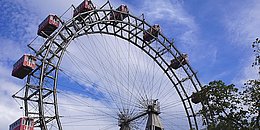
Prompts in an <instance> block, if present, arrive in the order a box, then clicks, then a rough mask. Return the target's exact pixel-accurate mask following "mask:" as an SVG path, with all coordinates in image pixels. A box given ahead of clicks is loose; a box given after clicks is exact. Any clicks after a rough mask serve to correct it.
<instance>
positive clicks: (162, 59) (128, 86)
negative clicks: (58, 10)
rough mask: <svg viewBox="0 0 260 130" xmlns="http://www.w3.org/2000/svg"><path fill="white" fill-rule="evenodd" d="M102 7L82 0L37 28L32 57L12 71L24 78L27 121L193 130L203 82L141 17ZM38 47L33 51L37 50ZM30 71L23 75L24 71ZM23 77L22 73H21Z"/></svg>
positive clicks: (199, 124)
mask: <svg viewBox="0 0 260 130" xmlns="http://www.w3.org/2000/svg"><path fill="white" fill-rule="evenodd" d="M129 10H130V9H128V7H127V6H126V5H121V6H119V7H118V8H116V9H114V8H113V7H112V5H111V4H110V2H109V1H108V2H107V3H105V4H104V5H103V6H101V7H100V8H97V7H96V6H95V5H94V4H93V3H92V2H91V1H90V0H84V1H83V2H82V3H81V4H80V5H79V6H78V7H77V8H74V12H73V16H72V17H71V18H70V19H68V20H66V21H64V20H62V19H61V18H60V17H58V16H56V15H53V14H51V15H49V16H48V17H47V18H46V19H45V20H44V21H43V22H42V24H41V25H40V26H39V30H38V35H39V36H40V39H41V40H40V41H43V42H42V43H41V42H38V43H31V44H29V45H28V47H29V48H30V49H31V50H32V51H33V52H34V54H33V55H24V56H23V57H22V58H21V59H22V60H21V61H25V60H28V62H26V63H27V64H26V65H27V68H26V69H25V70H23V71H22V70H21V71H19V72H18V70H19V65H18V64H17V65H15V67H14V68H15V71H13V75H14V76H16V77H19V78H23V77H25V76H27V82H26V84H25V88H24V93H23V95H22V96H18V95H14V97H15V98H19V99H22V100H23V102H24V110H25V116H26V117H30V118H32V119H34V127H35V128H39V129H41V130H52V129H54V130H55V129H59V130H62V129H64V130H70V129H88V130H118V129H120V130H182V129H183V130H188V129H190V130H191V129H194V130H199V129H203V128H206V126H205V122H207V121H208V119H207V118H206V117H203V116H202V115H200V114H198V110H200V109H201V108H202V107H203V106H204V104H202V103H200V101H197V100H196V99H194V98H193V96H192V95H193V93H196V92H198V91H200V89H201V84H200V82H199V80H198V78H197V76H196V73H195V72H194V71H193V70H192V68H191V66H190V65H189V63H188V55H187V54H184V53H181V52H180V51H179V50H178V49H177V48H176V47H175V45H174V43H173V41H170V40H168V39H167V38H166V37H165V36H164V35H163V34H162V32H161V29H160V26H159V25H157V24H154V25H150V24H148V23H147V22H146V21H145V20H144V17H143V16H140V17H136V16H134V15H132V14H130V13H129ZM36 44H37V45H36ZM28 68H29V69H28ZM27 74H28V75H27Z"/></svg>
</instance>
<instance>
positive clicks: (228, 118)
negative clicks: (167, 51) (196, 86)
mask: <svg viewBox="0 0 260 130" xmlns="http://www.w3.org/2000/svg"><path fill="white" fill-rule="evenodd" d="M259 43H260V40H259V39H258V38H257V39H256V41H255V42H253V44H252V48H253V49H254V53H255V61H254V62H253V64H252V67H256V68H257V69H258V79H251V80H248V81H247V82H246V83H245V86H244V87H243V90H241V92H239V90H238V89H237V88H236V87H235V85H233V84H231V85H226V84H225V83H224V82H223V81H212V82H210V83H209V84H208V85H205V86H204V87H203V88H202V90H201V91H200V92H199V95H200V99H202V100H201V102H203V104H205V107H203V108H202V110H201V111H200V113H201V114H203V115H204V116H208V117H209V119H210V120H209V124H208V129H209V130H259V129H260V125H259V124H260V123H259V121H260V46H259Z"/></svg>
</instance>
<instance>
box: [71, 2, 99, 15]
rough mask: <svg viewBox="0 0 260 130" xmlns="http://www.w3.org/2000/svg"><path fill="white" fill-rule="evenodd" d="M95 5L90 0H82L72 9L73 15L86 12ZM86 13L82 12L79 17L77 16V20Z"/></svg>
mask: <svg viewBox="0 0 260 130" xmlns="http://www.w3.org/2000/svg"><path fill="white" fill-rule="evenodd" d="M95 8H96V7H95V6H94V4H93V3H92V2H91V0H84V1H83V2H82V3H81V4H80V5H79V6H78V7H77V8H76V9H75V10H74V11H73V17H75V16H77V15H78V14H79V13H83V12H87V11H91V10H94V9H95ZM87 15H88V14H87V13H86V14H82V15H80V16H79V17H77V18H76V19H77V20H81V19H82V18H85V17H86V16H87Z"/></svg>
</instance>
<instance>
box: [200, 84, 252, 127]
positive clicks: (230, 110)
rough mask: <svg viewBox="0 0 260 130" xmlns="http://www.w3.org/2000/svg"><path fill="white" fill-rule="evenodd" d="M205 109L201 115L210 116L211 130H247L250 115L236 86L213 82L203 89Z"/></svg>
mask: <svg viewBox="0 0 260 130" xmlns="http://www.w3.org/2000/svg"><path fill="white" fill-rule="evenodd" d="M202 93H203V95H204V96H205V97H204V98H203V99H204V100H202V102H203V103H204V104H206V105H205V107H204V108H203V109H202V110H201V111H200V112H201V114H204V115H206V116H210V119H211V120H210V124H208V125H209V127H208V129H209V130H239V129H241V130H246V129H248V128H249V124H250V122H249V121H248V119H249V118H250V113H249V112H248V111H247V110H246V109H245V107H244V106H243V102H241V96H240V93H239V92H238V89H237V88H235V85H233V84H230V85H226V84H225V83H224V82H223V81H220V80H219V81H212V82H210V83H209V84H208V85H205V86H204V87H203V88H202Z"/></svg>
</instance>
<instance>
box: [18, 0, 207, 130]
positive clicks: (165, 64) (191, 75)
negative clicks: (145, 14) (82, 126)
mask: <svg viewBox="0 0 260 130" xmlns="http://www.w3.org/2000/svg"><path fill="white" fill-rule="evenodd" d="M113 12H117V11H116V10H114V9H113V8H112V6H111V4H110V3H109V1H108V2H107V3H106V4H104V5H103V6H102V7H101V8H100V9H95V10H92V11H89V12H85V13H82V14H79V15H78V16H75V17H73V18H72V19H70V20H68V21H66V22H64V21H62V20H60V21H61V23H62V27H60V28H59V30H58V31H57V32H56V33H55V34H53V35H51V36H50V37H48V38H47V40H46V41H45V42H44V43H43V44H42V46H41V47H40V48H38V49H35V48H33V47H32V46H30V45H29V46H28V47H29V48H30V49H31V50H33V51H34V52H35V55H36V57H37V60H38V64H37V68H36V69H35V70H34V71H33V72H32V73H31V74H30V75H29V76H28V78H27V83H26V85H25V93H24V96H22V97H19V96H15V97H16V98H20V99H22V100H24V107H25V116H29V117H34V118H35V126H36V127H40V128H41V129H42V130H47V129H48V128H47V124H48V123H50V122H51V121H55V122H56V123H57V126H58V129H60V130H62V125H61V122H60V117H59V111H58V101H57V79H58V76H59V71H60V68H59V67H60V64H61V61H62V58H63V56H64V52H65V50H66V48H67V47H68V46H69V44H70V43H71V41H73V40H74V39H75V38H77V37H80V36H83V35H91V34H108V35H114V36H116V37H119V38H122V39H124V40H127V41H128V42H129V43H132V44H133V45H135V46H136V47H138V48H140V49H141V50H143V51H144V52H145V53H146V54H147V55H148V56H149V57H150V58H152V59H153V60H154V62H156V63H157V64H158V66H159V67H160V68H161V69H162V70H163V72H165V74H166V75H167V77H168V78H169V80H170V81H171V83H172V86H173V87H174V88H175V89H176V91H177V93H178V95H179V97H180V98H181V101H182V102H183V106H184V108H185V112H186V116H187V120H188V122H189V127H190V129H193V128H195V129H198V125H197V120H196V113H195V112H194V110H193V106H192V102H191V101H190V95H188V94H187V93H186V90H185V86H184V85H183V82H185V81H187V80H190V81H191V83H192V84H193V86H194V88H195V90H196V91H199V90H200V87H201V84H200V82H199V80H198V78H197V76H196V73H195V72H194V71H193V70H192V68H191V66H190V65H189V64H186V65H183V66H182V67H181V68H180V69H182V70H183V71H184V72H185V73H186V75H187V77H186V78H182V79H180V78H179V77H178V76H177V75H176V74H175V70H173V69H172V68H171V67H170V60H171V59H174V58H177V57H178V56H180V55H181V52H180V51H178V50H177V48H176V47H175V46H174V43H173V42H172V41H170V40H168V39H167V38H166V37H165V36H164V35H163V34H162V33H159V36H158V37H154V39H153V40H152V41H150V42H147V41H144V40H143V37H142V35H143V32H144V31H145V30H147V29H149V28H150V27H152V26H151V25H149V24H148V23H147V22H146V21H145V20H144V18H138V17H136V16H133V15H131V14H127V17H126V18H125V19H124V20H123V21H119V20H110V19H109V16H110V15H111V13H113ZM84 14H88V15H87V17H82V15H84ZM77 17H81V20H76V18H77ZM155 43H157V44H158V45H159V46H154V44H155ZM166 54H167V56H168V58H165V55H166ZM169 56H170V57H169ZM176 81H177V82H176ZM45 83H48V84H49V86H52V87H47V86H44V84H45ZM202 105H203V104H202ZM46 108H48V109H46ZM47 110H48V111H47Z"/></svg>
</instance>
